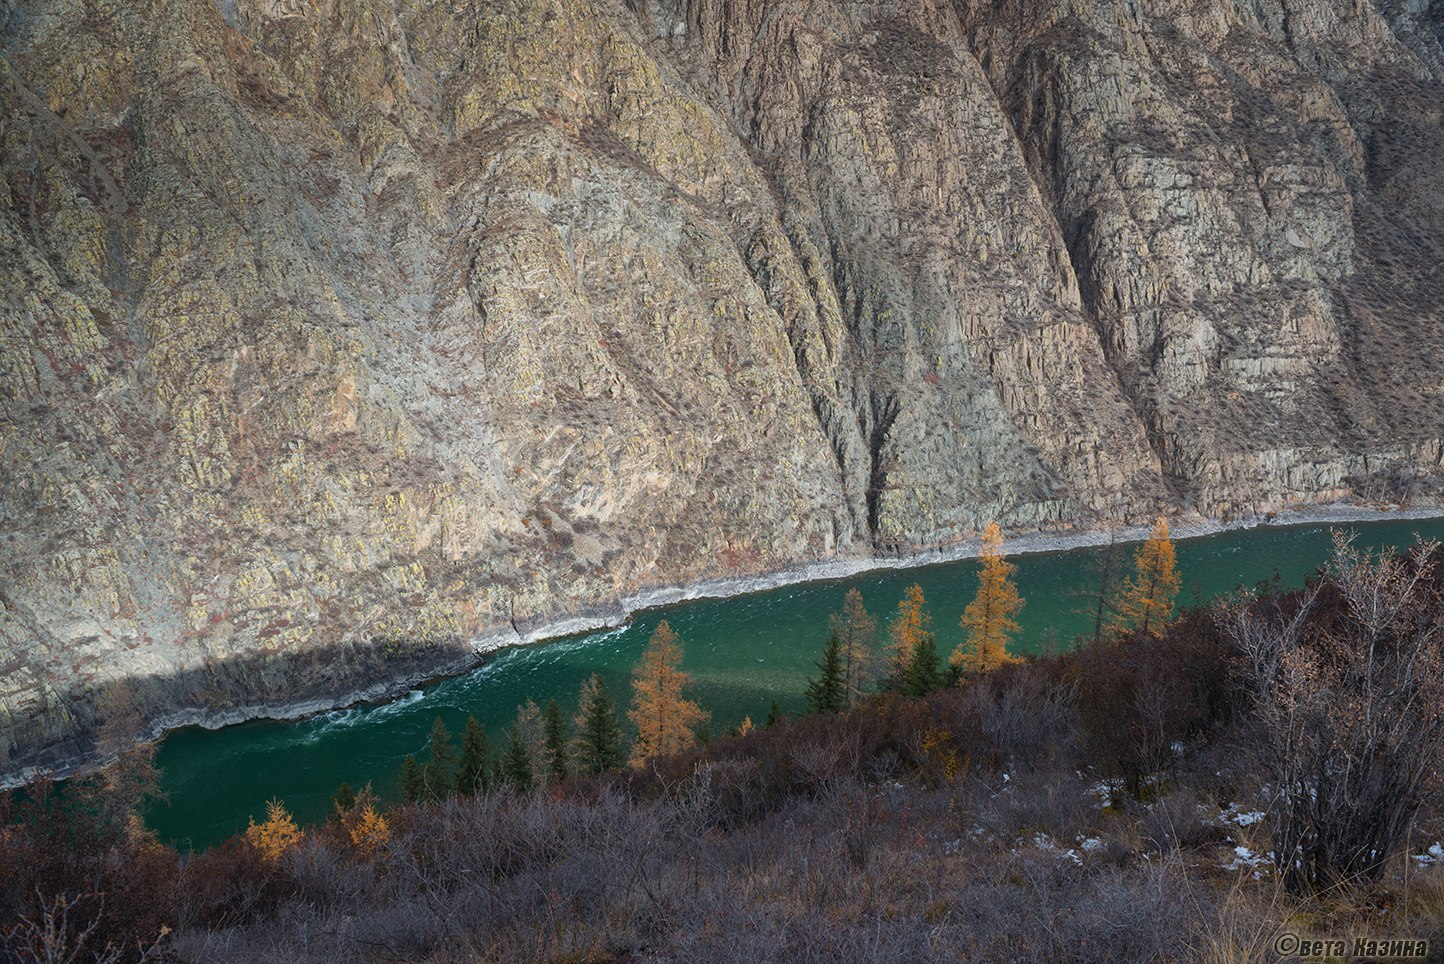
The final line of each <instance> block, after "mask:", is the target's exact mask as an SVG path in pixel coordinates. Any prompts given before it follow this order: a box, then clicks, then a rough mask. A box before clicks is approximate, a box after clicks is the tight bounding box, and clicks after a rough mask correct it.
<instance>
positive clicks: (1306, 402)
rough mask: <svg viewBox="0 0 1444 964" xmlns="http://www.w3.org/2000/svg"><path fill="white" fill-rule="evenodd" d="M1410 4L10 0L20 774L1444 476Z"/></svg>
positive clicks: (8, 498)
mask: <svg viewBox="0 0 1444 964" xmlns="http://www.w3.org/2000/svg"><path fill="white" fill-rule="evenodd" d="M1145 8H1147V9H1145ZM1387 8H1388V9H1387V12H1384V11H1383V10H1381V9H1380V8H1379V7H1378V6H1377V5H1376V4H1372V3H1368V2H1356V0H1260V2H1257V3H1252V4H1234V3H1231V2H1227V0H1194V2H1184V0H1169V2H1159V3H1149V4H1140V3H1134V2H1129V0H1101V2H1089V3H1080V2H1063V0H998V2H986V3H985V2H981V0H978V2H957V3H943V2H923V0H917V2H907V0H899V2H896V3H891V4H889V3H837V2H821V0H817V2H806V0H799V2H788V3H782V2H774V0H750V2H749V0H742V2H730V0H729V2H724V0H695V2H687V0H677V2H646V0H633V2H630V3H627V4H623V3H621V2H619V0H595V2H586V0H537V2H498V0H438V2H430V0H406V2H402V0H219V2H214V0H171V2H129V0H41V2H34V3H18V2H14V0H0V31H3V34H0V35H3V47H0V103H3V113H0V178H3V182H0V284H3V297H0V349H3V359H0V499H3V502H0V512H3V521H0V527H3V528H0V553H3V555H0V604H3V605H0V641H3V650H0V760H8V765H9V766H10V767H12V768H13V767H14V766H17V765H19V764H21V763H25V762H31V761H33V760H36V759H43V758H45V757H46V755H48V756H49V757H52V758H53V757H57V756H62V755H73V754H75V753H76V752H80V751H83V750H84V747H85V745H84V743H83V742H75V741H74V740H73V739H72V738H73V737H74V736H75V735H76V734H84V733H85V732H87V731H88V730H90V729H91V728H92V727H93V725H94V724H96V723H97V722H101V721H103V720H104V719H105V718H106V717H107V715H112V716H114V715H119V714H120V712H121V711H120V709H118V708H117V707H124V708H126V710H127V711H128V712H129V711H137V710H138V711H139V715H140V716H141V717H143V718H150V719H156V718H160V717H163V716H164V715H165V714H167V713H170V712H173V711H175V710H178V709H187V708H189V709H193V710H197V711H206V712H213V711H217V710H222V709H225V708H226V707H235V706H242V705H256V704H261V703H266V702H281V701H285V700H287V699H291V698H294V697H295V696H297V695H298V694H305V693H311V694H323V695H324V694H333V695H334V694H340V693H344V692H346V691H348V690H349V689H352V688H354V687H356V686H359V685H362V684H364V683H367V682H372V681H374V680H375V679H377V678H380V677H384V676H385V675H387V674H388V673H394V672H396V671H397V666H398V665H401V664H405V665H407V666H413V665H430V664H431V663H438V662H439V661H440V660H441V659H443V658H444V657H445V655H446V654H447V653H451V652H455V651H458V650H461V649H464V648H465V646H466V644H467V641H468V640H471V639H474V638H476V637H479V636H482V635H485V634H488V633H491V632H494V631H496V630H498V629H505V628H507V627H521V628H524V627H526V626H532V625H536V624H538V623H540V622H544V621H547V620H551V619H556V618H561V617H565V616H566V615H568V614H569V613H576V612H582V611H587V610H589V609H595V608H597V607H602V606H606V605H608V603H609V602H611V601H613V600H615V599H616V598H618V597H619V596H623V595H627V594H629V593H632V592H635V591H637V590H639V589H644V588H646V587H648V586H652V585H657V584H677V583H685V582H688V581H693V580H697V579H700V578H706V577H709V576H716V575H724V574H730V575H735V574H746V573H749V572H757V571H764V570H769V569H775V568H778V567H782V566H787V565H794V564H800V563H805V562H809V561H814V560H821V559H828V558H834V557H838V556H858V555H865V554H869V553H872V552H875V551H878V550H879V549H883V550H887V551H893V550H895V549H908V548H916V547H920V546H929V545H933V544H937V543H944V542H948V541H952V540H957V539H960V538H964V537H967V536H969V535H971V534H972V533H974V532H975V531H976V530H977V529H978V528H979V527H980V525H981V524H982V523H983V522H985V521H987V520H989V519H998V520H999V521H1001V522H1003V523H1005V524H1011V525H1015V526H1040V525H1052V524H1055V523H1061V524H1083V525H1097V524H1102V523H1103V522H1105V521H1107V520H1113V519H1123V518H1129V519H1136V518H1139V517H1142V516H1145V515H1147V514H1148V513H1151V512H1154V511H1157V510H1158V509H1159V508H1160V507H1165V506H1166V507H1174V508H1179V509H1183V510H1185V511H1189V510H1191V511H1197V512H1199V513H1202V514H1204V515H1223V514H1229V513H1237V512H1263V511H1268V510H1273V509H1277V508H1281V507H1284V506H1287V505H1291V504H1298V503H1306V502H1310V501H1317V500H1323V499H1330V498H1336V497H1338V496H1340V495H1346V494H1351V493H1352V494H1356V495H1363V496H1366V497H1371V498H1380V497H1384V498H1397V497H1399V496H1400V495H1402V494H1405V493H1406V492H1407V493H1408V494H1410V495H1411V496H1412V497H1414V498H1421V497H1422V498H1432V497H1434V494H1435V492H1436V490H1437V485H1438V480H1439V473H1440V459H1441V434H1444V429H1441V425H1444V397H1441V393H1444V361H1441V358H1444V356H1441V346H1440V337H1439V328H1440V317H1439V316H1440V306H1441V304H1444V293H1441V289H1440V283H1439V281H1438V280H1437V277H1438V275H1439V271H1438V265H1439V262H1440V260H1441V247H1444V167H1441V165H1444V161H1441V158H1444V128H1441V111H1444V55H1441V37H1444V6H1441V4H1440V3H1438V2H1437V0H1435V2H1432V3H1429V2H1425V0H1413V2H1405V3H1395V4H1388V5H1387ZM119 680H129V681H131V683H130V684H129V685H126V686H119V687H118V686H117V685H116V681H119ZM37 754H40V756H37Z"/></svg>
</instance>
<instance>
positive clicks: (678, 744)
mask: <svg viewBox="0 0 1444 964" xmlns="http://www.w3.org/2000/svg"><path fill="white" fill-rule="evenodd" d="M690 682H691V678H690V677H689V676H688V675H687V674H686V673H684V672H682V642H681V640H679V639H678V638H677V634H676V633H674V632H672V627H671V626H670V625H668V624H667V621H666V620H663V621H662V622H661V623H660V624H659V625H658V626H657V631H656V632H654V633H653V634H652V641H651V642H650V643H648V644H647V648H646V650H644V651H643V653H642V659H641V661H640V662H639V663H638V664H637V668H636V669H635V670H634V671H633V674H632V708H631V709H630V710H629V711H628V712H627V717H628V719H630V720H631V721H632V722H633V723H634V724H635V725H636V727H637V742H636V743H635V744H634V745H633V746H632V759H631V762H632V765H633V766H641V765H642V764H644V763H646V762H647V761H648V760H650V759H652V758H653V757H656V756H666V755H668V754H672V753H676V752H678V751H680V750H685V749H686V748H687V747H689V746H693V745H694V744H695V743H696V742H697V737H698V732H697V731H698V729H699V728H700V727H702V726H703V725H704V724H705V723H706V721H707V718H708V716H709V714H708V713H707V712H706V711H705V710H703V709H702V708H701V707H700V706H698V705H697V704H696V703H694V702H692V701H691V700H689V699H686V698H685V697H684V696H683V695H682V694H683V691H684V690H685V689H686V688H687V684H688V683H690Z"/></svg>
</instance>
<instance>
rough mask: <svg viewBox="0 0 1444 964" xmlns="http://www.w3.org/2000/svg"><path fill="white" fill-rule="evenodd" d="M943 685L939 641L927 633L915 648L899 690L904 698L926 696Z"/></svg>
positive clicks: (904, 671)
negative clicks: (939, 660)
mask: <svg viewBox="0 0 1444 964" xmlns="http://www.w3.org/2000/svg"><path fill="white" fill-rule="evenodd" d="M942 685H943V674H942V669H941V667H940V666H939V664H938V646H937V641H936V640H935V639H934V638H933V634H932V633H927V634H925V635H923V636H922V637H921V638H920V639H919V640H918V641H917V645H915V646H914V647H913V652H912V658H910V659H909V660H908V661H907V664H906V666H905V668H904V670H903V676H902V679H901V681H900V685H899V686H898V689H899V691H900V692H901V693H902V694H903V695H904V696H926V695H927V694H929V693H931V692H933V691H934V690H936V689H940V688H941V687H942Z"/></svg>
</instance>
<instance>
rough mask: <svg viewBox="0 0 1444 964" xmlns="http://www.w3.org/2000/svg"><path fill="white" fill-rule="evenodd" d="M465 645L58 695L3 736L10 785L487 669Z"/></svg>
mask: <svg viewBox="0 0 1444 964" xmlns="http://www.w3.org/2000/svg"><path fill="white" fill-rule="evenodd" d="M480 662H481V657H480V656H479V655H477V654H476V653H475V652H474V651H473V650H472V649H471V647H470V646H469V645H468V644H467V643H466V642H465V641H464V640H462V639H459V638H457V639H450V640H442V641H433V642H417V641H413V640H398V639H375V640H368V641H365V642H353V643H348V644H346V645H341V646H329V647H323V648H318V649H310V650H305V651H279V652H268V653H251V654H241V655H234V656H229V657H225V658H222V659H216V658H207V659H206V660H205V661H204V662H202V663H201V664H200V665H197V666H193V667H188V668H185V669H179V670H176V671H174V672H170V673H157V674H147V675H136V676H129V677H124V678H122V679H119V680H115V681H112V682H109V683H107V684H105V685H103V686H99V687H89V688H81V687H75V688H72V689H69V690H61V691H55V690H49V691H47V692H46V693H45V694H44V696H43V703H42V705H41V707H40V708H39V709H38V711H37V712H35V713H33V714H32V715H31V716H30V717H29V719H27V720H25V721H23V722H22V723H21V724H20V725H17V726H15V727H14V728H13V729H12V730H11V732H9V733H8V734H0V781H5V782H15V781H17V780H19V779H21V778H23V777H25V776H27V775H31V774H33V773H35V772H36V771H40V772H45V773H49V774H51V775H53V776H67V775H70V774H73V773H76V772H80V771H82V770H84V769H86V768H88V767H89V766H91V765H93V764H95V763H99V762H103V761H104V760H106V759H107V758H109V757H111V756H113V755H114V754H115V753H116V752H117V751H119V750H121V749H123V748H125V747H127V746H129V745H131V744H133V743H134V742H136V741H137V740H152V739H156V738H159V737H161V736H163V735H164V733H165V732H166V731H168V730H171V729H175V728H177V727H181V726H187V725H194V724H208V725H224V724H228V723H238V722H241V721H243V720H247V719H254V718H259V717H277V718H284V717H291V716H302V715H306V714H308V713H310V712H316V711H321V710H325V709H330V708H333V707H336V706H344V705H349V704H352V703H361V702H370V701H376V700H384V699H387V698H388V697H390V696H392V695H395V694H396V693H399V692H401V691H404V690H405V689H407V688H409V687H412V686H415V685H416V684H417V683H418V682H420V681H425V680H429V679H433V678H438V677H442V676H449V675H452V674H455V673H459V672H462V671H465V670H466V669H469V668H472V667H474V666H476V665H479V664H480Z"/></svg>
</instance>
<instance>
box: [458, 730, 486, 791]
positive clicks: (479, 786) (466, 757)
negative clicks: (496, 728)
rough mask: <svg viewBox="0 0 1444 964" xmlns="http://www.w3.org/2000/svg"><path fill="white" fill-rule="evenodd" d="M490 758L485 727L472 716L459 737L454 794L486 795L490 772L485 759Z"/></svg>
mask: <svg viewBox="0 0 1444 964" xmlns="http://www.w3.org/2000/svg"><path fill="white" fill-rule="evenodd" d="M490 756H491V744H490V743H488V742H487V739H486V727H484V726H482V725H481V723H479V722H478V721H477V719H476V717H474V716H468V717H467V718H466V730H465V731H464V732H463V733H462V735H461V762H460V763H458V764H457V767H456V792H457V793H460V794H462V795H464V796H471V795H472V794H475V793H486V792H487V791H488V790H490V789H491V772H490V771H489V770H488V769H487V759H488V758H489V757H490Z"/></svg>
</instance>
